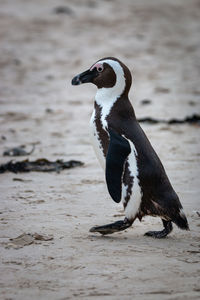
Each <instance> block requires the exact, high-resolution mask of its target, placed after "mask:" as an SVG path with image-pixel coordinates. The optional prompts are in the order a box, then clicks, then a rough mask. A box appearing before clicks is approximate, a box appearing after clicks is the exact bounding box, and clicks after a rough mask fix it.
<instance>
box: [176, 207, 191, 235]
mask: <svg viewBox="0 0 200 300" xmlns="http://www.w3.org/2000/svg"><path fill="white" fill-rule="evenodd" d="M172 221H173V222H174V223H175V224H176V225H177V226H178V227H179V228H181V229H183V230H190V228H189V225H188V221H187V218H186V216H185V213H184V211H183V209H182V208H181V209H180V211H179V213H178V214H177V215H176V216H175V218H173V220H172Z"/></svg>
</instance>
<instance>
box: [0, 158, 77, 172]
mask: <svg viewBox="0 0 200 300" xmlns="http://www.w3.org/2000/svg"><path fill="white" fill-rule="evenodd" d="M82 165H83V163H82V162H81V161H77V160H69V161H63V160H61V159H58V160H56V161H53V162H52V161H49V160H48V159H45V158H40V159H37V160H35V161H29V160H28V159H26V160H23V161H17V162H13V161H12V160H11V161H9V162H8V163H6V164H2V165H0V173H5V172H7V171H9V172H13V173H21V172H32V171H37V172H58V173H59V172H60V171H62V170H64V169H70V168H74V167H78V166H82Z"/></svg>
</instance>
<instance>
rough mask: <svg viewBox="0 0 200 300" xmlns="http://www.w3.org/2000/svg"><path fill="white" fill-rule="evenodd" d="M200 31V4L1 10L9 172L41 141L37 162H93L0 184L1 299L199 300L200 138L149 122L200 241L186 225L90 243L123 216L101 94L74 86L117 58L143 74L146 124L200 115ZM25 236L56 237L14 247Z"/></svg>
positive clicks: (0, 82) (136, 84) (134, 92)
mask: <svg viewBox="0 0 200 300" xmlns="http://www.w3.org/2000/svg"><path fill="white" fill-rule="evenodd" d="M199 20H200V1H197V0H190V1H187V0H173V1H172V0H168V1H161V0H160V1H159V0H150V1H148V0H140V1H139V0H138V1H131V0H124V1H119V0H107V1H106V0H103V1H97V0H86V1H84V0H83V1H81V0H73V1H72V0H71V1H70V0H69V1H64V0H63V1H61V0H59V1H51V0H48V1H47V0H46V1H45V0H43V1H39V0H35V1H25V0H15V1H11V0H1V1H0V128H1V130H0V163H4V162H7V161H8V160H10V158H9V157H8V158H7V157H3V155H2V154H3V151H4V150H6V149H7V148H9V147H13V146H19V145H21V144H25V145H27V148H31V145H32V143H36V149H35V151H34V153H33V154H31V156H30V157H29V158H30V159H36V158H41V157H45V158H48V159H51V160H56V159H58V158H61V159H64V160H69V159H78V160H81V161H83V162H84V163H85V166H84V167H80V168H76V169H71V170H66V171H63V172H61V173H60V174H55V173H28V174H12V173H5V174H1V175H0V177H1V185H0V194H1V200H0V201H1V202H0V222H1V233H0V242H1V245H0V252H1V259H2V261H1V272H0V273H1V275H0V288H1V296H0V297H1V299H7V300H8V299H9V300H11V299H26V300H27V299H48V300H50V299H54V300H55V299H59V300H61V299H62V300H64V299H145V300H146V299H152V300H153V299H173V300H175V299H181V300H182V299H199V298H200V288H199V286H200V282H199V275H200V274H199V260H200V256H199V254H200V250H199V246H200V238H199V226H200V219H199V215H198V214H197V213H196V211H199V210H200V205H199V194H200V187H199V177H200V172H199V162H200V147H199V146H200V141H199V132H200V127H199V126H191V125H188V124H183V125H171V126H169V125H165V124H158V125H148V124H141V125H142V127H143V129H144V130H145V132H146V134H147V136H148V137H149V139H150V141H151V143H152V145H153V146H154V148H155V150H156V151H157V153H158V154H159V156H160V158H161V160H162V162H163V164H164V166H165V168H166V170H167V173H168V175H169V177H170V179H171V181H172V184H173V186H174V188H175V190H176V191H177V193H178V195H179V196H180V199H181V202H182V204H183V206H184V209H185V212H186V214H187V217H188V220H189V224H190V228H191V231H190V232H184V231H181V230H179V229H177V228H176V227H175V228H174V231H173V233H172V234H171V235H170V236H169V237H168V238H167V239H165V240H153V239H151V238H147V237H144V236H143V234H144V233H145V232H146V231H148V230H152V229H160V228H161V223H160V220H159V219H156V218H150V217H148V218H145V219H144V220H143V221H142V222H141V223H140V222H139V221H136V222H135V223H134V226H133V227H132V228H131V229H129V230H127V231H126V232H122V233H118V234H115V235H113V236H112V235H111V236H108V237H100V236H95V235H91V234H89V232H88V230H89V228H90V227H92V226H93V225H95V224H98V225H100V224H105V223H107V222H110V221H114V220H118V219H120V218H123V211H122V207H121V205H116V204H115V203H114V202H113V201H112V200H111V199H110V198H109V196H108V193H107V190H106V186H105V183H104V174H103V172H102V170H101V168H100V166H99V164H98V161H97V160H96V157H95V155H94V153H93V149H92V147H91V145H90V140H89V129H88V122H89V119H90V115H91V113H92V109H93V99H94V95H95V92H96V88H95V86H92V85H83V86H80V87H73V86H71V78H72V77H73V76H74V75H76V74H77V73H80V72H82V71H84V70H86V69H87V68H88V67H90V66H91V65H92V64H93V63H94V62H95V61H97V60H98V59H100V58H102V57H106V56H115V57H117V58H119V59H121V60H122V61H123V62H124V63H125V64H126V65H127V66H128V67H129V68H130V70H131V72H132V75H133V86H132V89H131V92H130V99H131V101H132V103H133V106H134V108H135V111H136V115H137V117H138V118H140V117H147V116H149V117H154V118H158V119H166V120H168V119H171V118H184V117H185V116H188V115H192V114H194V113H200V83H199V77H200V35H199V33H200V21H199ZM144 99H148V100H150V103H149V104H147V105H144V104H143V102H142V100H144ZM20 159H21V158H20ZM22 159H24V158H22ZM15 178H18V179H22V180H24V181H16V180H15ZM13 179H14V180H13ZM24 232H26V233H34V232H38V233H43V234H52V235H53V240H52V241H46V242H39V241H38V242H37V243H34V244H32V245H29V246H26V247H23V248H20V249H18V250H16V249H13V248H12V247H11V248H9V249H8V248H7V247H6V243H7V242H8V241H9V239H10V238H13V237H16V236H18V235H20V234H22V233H24Z"/></svg>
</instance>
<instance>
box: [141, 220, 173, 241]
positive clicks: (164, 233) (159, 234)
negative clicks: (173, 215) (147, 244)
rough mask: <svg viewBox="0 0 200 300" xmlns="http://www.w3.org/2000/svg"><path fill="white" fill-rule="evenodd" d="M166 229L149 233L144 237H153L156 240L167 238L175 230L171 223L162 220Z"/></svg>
mask: <svg viewBox="0 0 200 300" xmlns="http://www.w3.org/2000/svg"><path fill="white" fill-rule="evenodd" d="M162 222H163V225H164V229H163V230H161V231H148V232H146V233H145V234H144V235H146V236H151V237H153V238H155V239H162V238H165V237H166V236H167V235H168V234H169V233H170V232H171V231H172V229H173V226H172V222H171V221H165V220H162Z"/></svg>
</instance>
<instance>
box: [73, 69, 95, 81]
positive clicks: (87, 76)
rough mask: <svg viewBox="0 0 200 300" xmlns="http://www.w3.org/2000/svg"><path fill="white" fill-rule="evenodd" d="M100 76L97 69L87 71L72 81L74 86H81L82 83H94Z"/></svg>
mask: <svg viewBox="0 0 200 300" xmlns="http://www.w3.org/2000/svg"><path fill="white" fill-rule="evenodd" d="M97 76H98V72H97V70H96V68H94V69H93V70H90V69H88V70H87V71H85V72H83V73H81V74H79V75H77V76H75V77H74V78H73V79H72V85H79V84H82V83H87V82H93V79H94V78H95V77H97Z"/></svg>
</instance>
